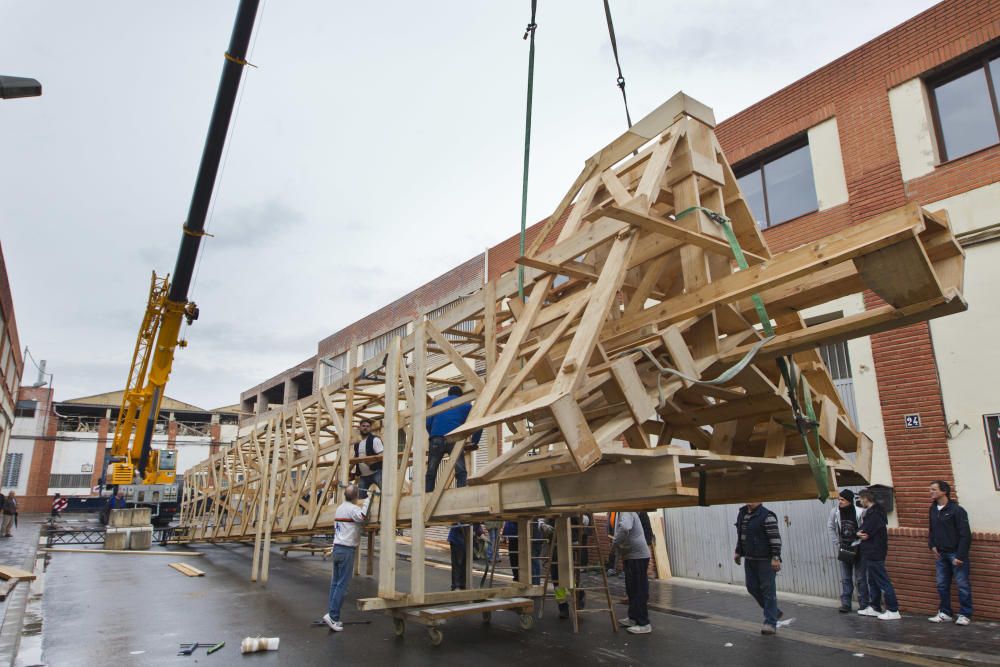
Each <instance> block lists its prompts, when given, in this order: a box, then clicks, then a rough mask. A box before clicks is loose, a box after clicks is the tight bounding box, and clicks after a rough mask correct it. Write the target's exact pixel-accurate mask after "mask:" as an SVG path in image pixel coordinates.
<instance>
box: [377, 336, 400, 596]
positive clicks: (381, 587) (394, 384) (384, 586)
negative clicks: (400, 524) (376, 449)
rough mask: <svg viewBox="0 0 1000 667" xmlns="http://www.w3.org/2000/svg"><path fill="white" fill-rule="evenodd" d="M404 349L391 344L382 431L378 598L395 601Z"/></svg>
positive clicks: (395, 340)
mask: <svg viewBox="0 0 1000 667" xmlns="http://www.w3.org/2000/svg"><path fill="white" fill-rule="evenodd" d="M402 354H403V351H402V347H401V341H400V340H399V338H394V339H393V340H392V341H390V343H389V358H388V360H387V363H386V367H385V420H384V421H383V424H384V428H383V431H382V442H383V444H384V447H385V448H384V450H383V452H382V494H383V495H382V498H381V502H380V503H379V506H380V510H381V515H380V516H379V526H380V527H381V530H380V531H379V559H378V595H379V597H384V598H392V597H394V596H395V595H396V514H397V509H396V508H397V503H396V498H395V496H396V481H397V479H396V478H397V476H398V465H397V462H396V456H397V453H398V452H399V424H398V421H397V420H398V417H397V414H396V412H397V407H398V401H399V387H398V383H399V368H400V364H401V363H402Z"/></svg>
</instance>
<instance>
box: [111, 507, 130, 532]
mask: <svg viewBox="0 0 1000 667" xmlns="http://www.w3.org/2000/svg"><path fill="white" fill-rule="evenodd" d="M131 525H132V510H130V509H122V510H111V516H110V517H109V518H108V528H128V527H129V526H131Z"/></svg>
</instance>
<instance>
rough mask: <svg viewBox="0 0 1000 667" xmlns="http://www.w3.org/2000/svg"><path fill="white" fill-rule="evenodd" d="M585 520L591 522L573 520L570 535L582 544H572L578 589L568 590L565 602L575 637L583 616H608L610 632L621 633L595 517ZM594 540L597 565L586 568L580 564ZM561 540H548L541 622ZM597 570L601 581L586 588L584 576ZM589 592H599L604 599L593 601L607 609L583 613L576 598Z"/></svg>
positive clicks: (584, 610)
mask: <svg viewBox="0 0 1000 667" xmlns="http://www.w3.org/2000/svg"><path fill="white" fill-rule="evenodd" d="M586 516H587V518H588V519H589V523H583V522H582V521H581V519H582V517H573V518H572V519H570V534H573V535H578V536H579V543H578V544H572V545H571V546H570V553H571V554H572V555H573V563H572V568H573V581H574V583H575V584H576V585H575V586H573V587H566V592H567V600H566V602H567V603H568V604H569V609H570V618H571V619H572V621H573V634H577V633H579V632H580V614H594V613H598V614H601V613H607V614H608V616H609V617H610V618H611V629H612V630H613V631H614V632H618V619H617V618H616V617H615V608H614V603H613V602H612V600H611V591H610V589H609V588H608V573H607V572H606V571H605V569H604V563H605V558H604V550H603V549H601V541H600V539H599V538H598V536H597V526H596V525H595V524H594V517H593V516H592V515H590V514H588V515H586ZM591 537H593V540H594V550H595V551H596V552H597V564H596V565H590V564H589V563H588V564H586V565H581V564H580V563H581V561H583V560H584V556H586V555H587V554H588V550H589V549H590V548H591V547H590V545H589V544H588V542H589V538H591ZM558 538H559V535H558V533H553V535H552V537H551V538H550V539H549V545H548V546H549V553H548V558H546V562H545V573H544V575H545V579H544V581H543V582H542V591H543V593H542V603H541V605H539V609H538V618H542V615H543V613H544V610H545V599H546V598H547V597H548V587H549V579H550V578H551V574H552V563H553V560H555V556H556V554H557V553H558V552H557V549H558V545H557V542H558ZM594 569H597V570H598V571H599V572H600V578H599V579H597V581H596V582H594V584H593V585H587V584H588V583H589V582H585V581H584V576H585V575H586V574H588V573H590V574H593V570H594ZM554 591H555V587H554V586H553V596H554V595H555V592H554ZM587 591H595V592H599V593H600V594H601V595H595V596H594V597H596V598H597V600H598V601H600V600H601V599H603V601H604V603H605V605H606V606H601V607H593V608H590V609H581V608H580V607H579V605H578V604H577V601H578V598H577V595H578V593H582V594H583V596H585V595H586V592H587ZM581 597H582V596H581Z"/></svg>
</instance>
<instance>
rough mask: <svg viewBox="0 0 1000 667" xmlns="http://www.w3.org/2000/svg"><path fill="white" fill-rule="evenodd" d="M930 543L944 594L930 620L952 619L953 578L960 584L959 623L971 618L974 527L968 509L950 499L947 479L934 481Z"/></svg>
mask: <svg viewBox="0 0 1000 667" xmlns="http://www.w3.org/2000/svg"><path fill="white" fill-rule="evenodd" d="M927 546H928V547H929V548H930V550H931V553H933V554H934V558H936V559H937V590H938V596H939V597H940V598H941V605H940V606H939V607H938V613H937V614H935V615H934V616H931V617H930V618H929V619H927V620H929V621H930V622H931V623H943V622H945V621H949V622H950V621H951V619H952V610H951V582H952V579H954V580H955V584H956V585H957V586H958V602H959V605H960V608H959V614H958V618H957V619H955V623H956V624H957V625H968V624H969V623H970V622H971V620H972V585H971V584H970V583H969V547H970V546H972V529H971V528H970V527H969V515H968V513H967V512H966V511H965V509H964V508H963V507H961V506H959V504H958V503H957V502H955V501H954V500H952V499H951V485H949V484H948V482H945V481H941V480H939V481H936V482H932V483H931V509H930V531H929V533H928V535H927Z"/></svg>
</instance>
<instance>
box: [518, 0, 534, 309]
mask: <svg viewBox="0 0 1000 667" xmlns="http://www.w3.org/2000/svg"><path fill="white" fill-rule="evenodd" d="M537 10H538V0H531V20H530V21H529V22H528V26H527V27H526V28H525V29H524V37H522V39H527V40H529V43H528V101H527V108H526V110H525V117H524V172H523V175H522V177H521V239H520V256H521V257H524V237H525V230H526V225H527V219H528V162H529V156H530V154H531V99H532V94H533V93H534V89H535V28H537V27H538V24H537V23H535V13H536V12H537ZM517 296H518V298H519V299H520V300H521V302H522V303H523V302H524V264H518V265H517Z"/></svg>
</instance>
